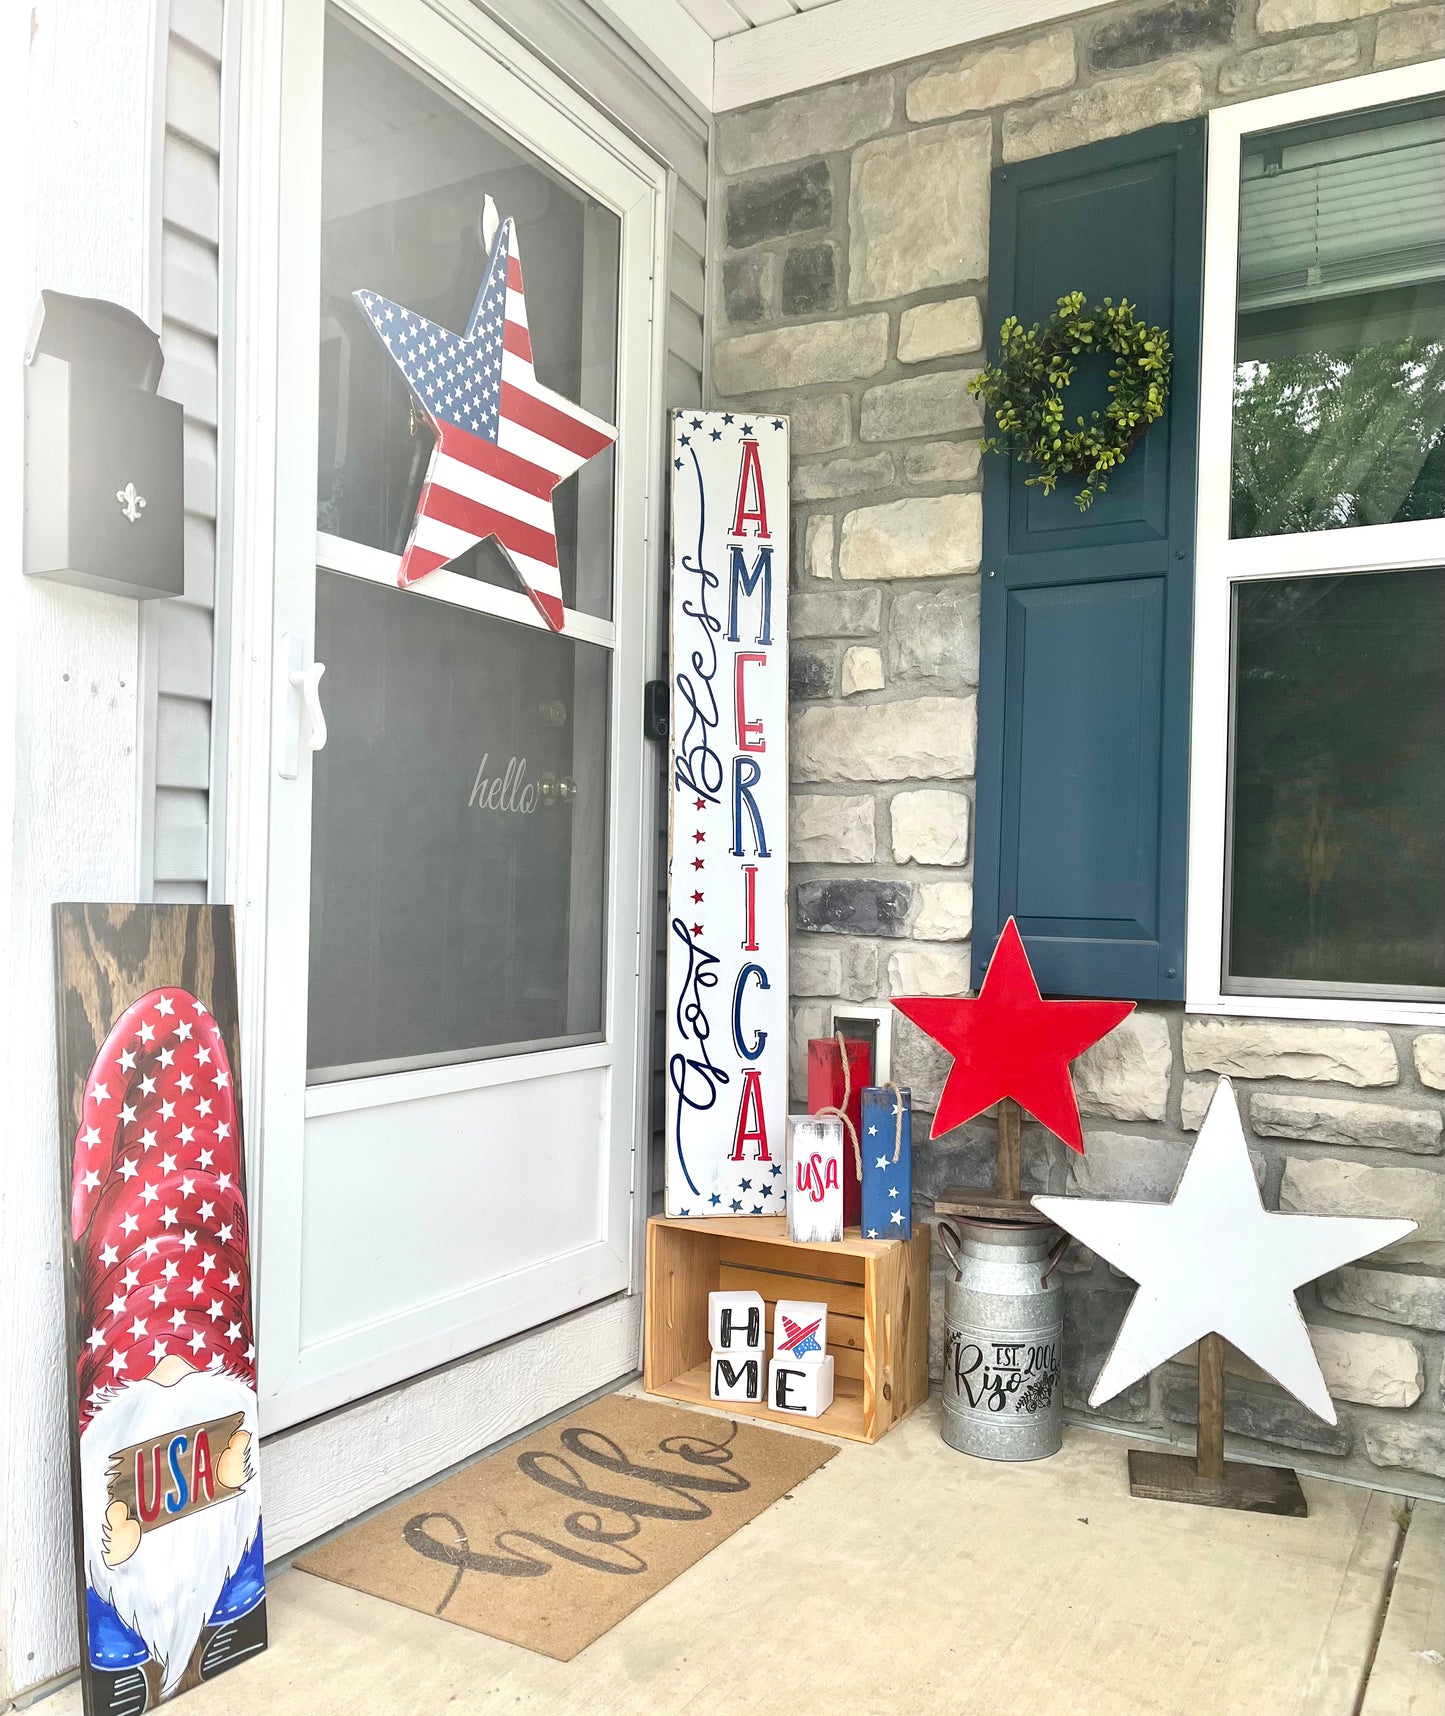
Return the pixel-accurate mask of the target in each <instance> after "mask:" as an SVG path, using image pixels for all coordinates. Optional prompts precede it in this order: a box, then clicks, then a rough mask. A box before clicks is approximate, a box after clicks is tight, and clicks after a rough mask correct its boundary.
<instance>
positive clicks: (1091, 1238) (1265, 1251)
mask: <svg viewBox="0 0 1445 1716" xmlns="http://www.w3.org/2000/svg"><path fill="white" fill-rule="evenodd" d="M1033 1201H1034V1203H1035V1204H1036V1205H1037V1207H1038V1208H1039V1209H1040V1210H1042V1212H1043V1213H1044V1214H1045V1215H1046V1216H1047V1217H1048V1218H1049V1220H1050V1221H1051V1222H1053V1223H1054V1224H1055V1225H1056V1226H1057V1227H1061V1228H1063V1230H1064V1231H1065V1232H1066V1233H1071V1234H1072V1235H1073V1236H1074V1237H1075V1238H1076V1239H1079V1240H1082V1241H1083V1243H1084V1244H1085V1245H1087V1246H1088V1247H1089V1248H1090V1249H1091V1250H1093V1251H1096V1252H1098V1254H1099V1255H1100V1256H1101V1257H1104V1258H1107V1260H1108V1261H1109V1262H1110V1263H1113V1264H1116V1265H1117V1266H1118V1267H1119V1268H1120V1269H1122V1270H1123V1271H1124V1272H1125V1274H1126V1275H1129V1276H1130V1277H1132V1279H1133V1280H1135V1281H1137V1282H1138V1283H1139V1290H1138V1292H1137V1293H1135V1295H1134V1300H1133V1303H1132V1304H1131V1305H1130V1306H1129V1311H1128V1315H1127V1316H1126V1317H1125V1318H1124V1322H1123V1325H1122V1327H1121V1328H1120V1330H1119V1335H1118V1339H1117V1340H1116V1341H1115V1342H1114V1349H1113V1351H1112V1352H1111V1353H1110V1354H1109V1358H1108V1362H1107V1363H1106V1364H1105V1366H1104V1368H1103V1370H1102V1371H1100V1372H1099V1380H1098V1381H1097V1382H1096V1383H1095V1384H1094V1391H1093V1393H1092V1394H1091V1395H1090V1396H1089V1404H1090V1406H1098V1405H1099V1404H1100V1403H1101V1402H1102V1401H1105V1400H1110V1399H1112V1398H1113V1396H1114V1395H1116V1394H1118V1393H1119V1392H1120V1391H1121V1390H1122V1389H1125V1388H1127V1387H1128V1386H1129V1384H1130V1383H1131V1382H1135V1381H1137V1380H1138V1379H1139V1378H1140V1377H1141V1376H1147V1375H1148V1374H1149V1372H1150V1371H1151V1370H1153V1369H1154V1368H1155V1367H1156V1366H1157V1365H1161V1364H1163V1363H1164V1362H1165V1360H1166V1359H1170V1358H1172V1357H1173V1356H1174V1355H1175V1353H1177V1352H1179V1351H1180V1350H1181V1349H1182V1348H1184V1347H1187V1346H1188V1345H1189V1344H1190V1343H1191V1342H1192V1341H1197V1340H1198V1339H1199V1338H1200V1337H1201V1336H1202V1335H1207V1334H1210V1333H1215V1334H1220V1335H1222V1336H1223V1337H1224V1338H1225V1340H1227V1341H1230V1342H1232V1343H1233V1344H1234V1345H1235V1346H1236V1347H1238V1349H1239V1350H1240V1352H1242V1353H1243V1354H1245V1356H1246V1357H1247V1358H1251V1359H1253V1360H1254V1362H1255V1363H1256V1364H1257V1365H1258V1366H1259V1367H1260V1368H1261V1370H1264V1371H1267V1372H1268V1373H1269V1375H1270V1376H1272V1377H1273V1378H1274V1379H1275V1380H1276V1381H1277V1382H1278V1383H1279V1384H1280V1385H1281V1386H1282V1387H1284V1388H1286V1389H1288V1390H1289V1392H1290V1393H1291V1394H1292V1395H1294V1397H1295V1398H1296V1399H1297V1400H1298V1401H1300V1402H1301V1403H1302V1404H1303V1405H1305V1406H1307V1407H1309V1409H1310V1411H1311V1412H1315V1413H1318V1414H1319V1416H1320V1417H1321V1418H1323V1419H1324V1420H1325V1421H1326V1422H1327V1423H1330V1424H1333V1423H1334V1422H1335V1409H1334V1404H1333V1402H1332V1401H1331V1400H1330V1395H1329V1390H1328V1389H1327V1388H1326V1387H1325V1379H1324V1376H1323V1375H1322V1373H1321V1371H1320V1366H1319V1360H1318V1359H1317V1358H1316V1357H1315V1353H1314V1348H1313V1347H1312V1346H1311V1345H1310V1339H1309V1334H1308V1331H1307V1330H1306V1328H1305V1321H1304V1318H1303V1317H1302V1316H1301V1315H1300V1308H1299V1303H1298V1301H1297V1300H1296V1299H1295V1296H1294V1293H1295V1288H1297V1287H1301V1286H1303V1285H1304V1283H1305V1282H1307V1281H1314V1280H1315V1279H1317V1278H1318V1277H1319V1276H1321V1275H1325V1274H1327V1273H1328V1272H1329V1271H1330V1270H1332V1269H1338V1268H1340V1266H1341V1265H1342V1264H1346V1263H1350V1262H1352V1261H1353V1260H1354V1259H1355V1258H1357V1257H1364V1256H1366V1255H1367V1254H1368V1253H1369V1252H1372V1251H1378V1250H1379V1248H1380V1247H1381V1246H1382V1245H1390V1244H1392V1243H1393V1242H1394V1241H1395V1240H1398V1239H1403V1238H1404V1236H1405V1235H1406V1234H1407V1233H1410V1232H1412V1231H1413V1229H1414V1227H1415V1225H1416V1224H1415V1223H1414V1222H1413V1221H1383V1220H1375V1219H1371V1218H1366V1217H1361V1216H1309V1215H1276V1214H1275V1213H1273V1212H1272V1211H1270V1210H1266V1209H1265V1208H1264V1206H1263V1204H1261V1202H1260V1198H1259V1187H1258V1186H1257V1185H1256V1184H1255V1179H1254V1170H1253V1168H1252V1167H1251V1166H1250V1161H1249V1148H1248V1146H1247V1145H1246V1143H1245V1140H1244V1130H1243V1128H1242V1127H1241V1126H1240V1123H1239V1109H1238V1107H1237V1106H1236V1104H1235V1099H1234V1092H1233V1090H1232V1089H1231V1088H1230V1084H1229V1080H1228V1079H1220V1081H1219V1085H1218V1088H1217V1089H1216V1091H1215V1093H1214V1100H1213V1101H1212V1102H1211V1103H1210V1105H1209V1113H1208V1114H1207V1115H1206V1117H1205V1121H1204V1125H1203V1126H1202V1127H1201V1128H1200V1131H1199V1137H1198V1140H1197V1141H1196V1143H1195V1145H1194V1150H1193V1152H1192V1154H1191V1155H1190V1158H1189V1161H1188V1164H1187V1165H1186V1167H1185V1169H1184V1175H1183V1178H1182V1179H1181V1180H1180V1182H1179V1188H1178V1190H1177V1191H1176V1192H1175V1194H1174V1201H1173V1202H1172V1203H1168V1204H1140V1203H1122V1202H1121V1203H1113V1202H1106V1201H1103V1200H1098V1199H1084V1198H1050V1197H1037V1198H1035V1199H1034V1200H1033Z"/></svg>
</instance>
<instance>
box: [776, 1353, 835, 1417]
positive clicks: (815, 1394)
mask: <svg viewBox="0 0 1445 1716" xmlns="http://www.w3.org/2000/svg"><path fill="white" fill-rule="evenodd" d="M767 1404H768V1407H769V1409H770V1410H771V1411H773V1412H792V1413H795V1414H796V1415H797V1416H798V1417H799V1418H820V1417H821V1416H822V1415H823V1413H825V1412H826V1411H827V1410H828V1408H829V1407H830V1406H831V1405H832V1404H833V1355H832V1353H829V1354H828V1356H827V1357H826V1358H825V1359H824V1360H823V1362H822V1364H793V1363H792V1362H791V1361H790V1360H788V1359H778V1358H775V1359H774V1360H773V1361H772V1363H771V1364H770V1365H769V1366H768V1401H767Z"/></svg>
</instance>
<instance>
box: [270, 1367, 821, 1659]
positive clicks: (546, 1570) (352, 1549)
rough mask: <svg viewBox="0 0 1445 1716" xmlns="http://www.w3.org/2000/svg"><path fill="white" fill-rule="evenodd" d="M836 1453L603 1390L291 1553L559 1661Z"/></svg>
mask: <svg viewBox="0 0 1445 1716" xmlns="http://www.w3.org/2000/svg"><path fill="white" fill-rule="evenodd" d="M837 1451H838V1450H837V1448H836V1447H834V1446H833V1445H831V1444H830V1443H827V1442H820V1441H815V1440H813V1439H812V1438H811V1437H803V1436H789V1435H786V1434H784V1433H783V1432H781V1431H778V1430H765V1429H761V1428H758V1427H757V1426H755V1425H753V1424H750V1423H748V1422H747V1421H746V1420H744V1421H742V1422H734V1421H732V1420H730V1419H726V1418H713V1417H708V1416H705V1415H704V1414H702V1413H699V1412H687V1411H684V1410H683V1409H682V1408H681V1407H676V1406H663V1405H659V1404H658V1403H657V1402H655V1401H651V1400H638V1399H635V1398H634V1397H632V1396H630V1395H621V1394H610V1395H606V1396H605V1397H604V1398H603V1399H601V1400H597V1401H594V1402H593V1403H592V1405H591V1406H586V1407H583V1408H582V1410H581V1411H580V1412H574V1413H573V1414H572V1415H571V1416H570V1417H568V1418H564V1419H561V1420H559V1421H558V1422H557V1423H556V1424H553V1425H550V1426H549V1427H548V1428H547V1429H546V1430H542V1431H539V1432H538V1434H537V1435H535V1436H530V1437H528V1438H527V1439H526V1440H525V1441H523V1442H515V1443H513V1444H512V1446H511V1447H509V1448H504V1449H503V1450H502V1451H501V1452H500V1453H498V1454H493V1455H491V1456H490V1457H489V1458H488V1459H485V1460H479V1461H478V1462H477V1464H476V1465H475V1466H469V1467H468V1468H467V1469H466V1470H465V1471H463V1472H458V1473H456V1474H455V1475H454V1476H453V1477H450V1478H446V1479H444V1480H443V1481H442V1482H441V1483H439V1484H433V1485H432V1487H431V1488H430V1489H428V1490H423V1491H422V1493H421V1494H420V1495H418V1496H414V1497H413V1498H412V1499H411V1500H410V1501H408V1502H403V1503H401V1504H400V1506H398V1507H394V1508H389V1509H388V1510H387V1511H386V1512H385V1513H382V1514H378V1515H377V1517H376V1518H375V1519H373V1520H369V1521H368V1522H367V1523H366V1524H365V1525H361V1526H358V1527H357V1528H356V1530H355V1531H348V1532H344V1533H343V1534H342V1535H341V1536H340V1537H337V1538H335V1539H333V1541H332V1542H330V1543H328V1544H325V1545H323V1547H322V1548H320V1549H317V1550H314V1551H313V1552H312V1553H311V1554H309V1555H303V1556H301V1557H300V1558H299V1559H298V1560H297V1562H296V1565H297V1566H298V1567H303V1568H305V1570H306V1571H307V1572H308V1573H316V1574H319V1575H320V1576H321V1577H322V1578H323V1579H333V1580H335V1581H336V1582H337V1583H338V1584H340V1585H349V1586H351V1587H352V1589H353V1590H357V1591H368V1592H370V1593H371V1595H372V1596H375V1597H384V1598H385V1599H386V1600H387V1601H388V1602H391V1603H400V1604H401V1605H402V1606H403V1607H405V1608H408V1609H419V1610H421V1611H422V1612H423V1613H424V1614H428V1615H440V1616H441V1617H442V1618H443V1619H444V1620H448V1621H455V1622H456V1624H457V1625H458V1626H462V1627H471V1628H472V1629H473V1630H474V1631H476V1632H479V1633H490V1634H491V1636H492V1637H493V1638H499V1639H507V1640H508V1641H510V1642H511V1643H512V1644H519V1645H525V1646H526V1648H527V1649H528V1650H535V1651H541V1652H543V1653H544V1654H545V1655H547V1656H551V1657H556V1658H557V1659H558V1660H559V1661H561V1662H567V1661H570V1659H571V1658H572V1657H574V1656H576V1654H577V1653H578V1651H580V1650H583V1649H585V1648H586V1646H588V1645H589V1644H591V1643H592V1641H593V1639H596V1638H600V1637H601V1636H602V1634H603V1633H605V1632H607V1631H608V1629H609V1628H611V1627H614V1626H616V1625H617V1623H618V1621H620V1620H621V1619H622V1617H623V1616H624V1615H630V1614H631V1613H632V1611H633V1610H634V1609H635V1608H637V1607H638V1606H639V1605H640V1604H642V1603H645V1602H646V1601H647V1599H648V1598H649V1597H650V1596H652V1595H653V1593H654V1592H656V1591H660V1590H661V1589H662V1587H663V1586H664V1585H668V1584H670V1583H671V1582H672V1581H673V1580H674V1579H675V1578H676V1577H677V1576H678V1574H679V1573H681V1572H683V1571H684V1570H685V1569H686V1568H688V1567H691V1566H692V1564H693V1562H694V1561H700V1560H701V1559H702V1557H703V1556H704V1555H706V1554H707V1552H708V1551H709V1550H710V1549H712V1548H714V1547H715V1546H716V1545H717V1544H719V1543H721V1542H722V1540H723V1539H724V1538H725V1537H731V1536H732V1534H733V1533H734V1532H735V1531H737V1530H738V1529H739V1528H740V1527H741V1526H744V1525H746V1524H747V1522H748V1521H749V1520H750V1519H753V1518H754V1517H756V1515H758V1514H760V1513H761V1512H762V1511H763V1510H764V1508H767V1507H771V1506H772V1504H773V1503H774V1502H775V1501H777V1500H778V1498H779V1497H780V1496H782V1495H786V1493H787V1492H788V1491H789V1490H790V1489H792V1488H793V1486H794V1485H795V1484H799V1483H801V1482H802V1480H803V1479H804V1478H807V1477H810V1476H811V1475H812V1474H813V1473H814V1472H816V1471H817V1470H818V1468H819V1467H820V1466H822V1465H824V1464H826V1462H827V1461H829V1460H831V1459H832V1457H833V1455H834V1454H835V1453H837Z"/></svg>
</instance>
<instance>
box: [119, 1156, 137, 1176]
mask: <svg viewBox="0 0 1445 1716" xmlns="http://www.w3.org/2000/svg"><path fill="white" fill-rule="evenodd" d="M139 1172H140V1163H139V1162H132V1161H131V1160H130V1159H129V1158H128V1157H127V1159H126V1160H125V1161H124V1162H122V1163H121V1165H120V1177H121V1179H123V1180H133V1179H134V1178H135V1177H136V1175H137V1174H138V1173H139Z"/></svg>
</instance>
